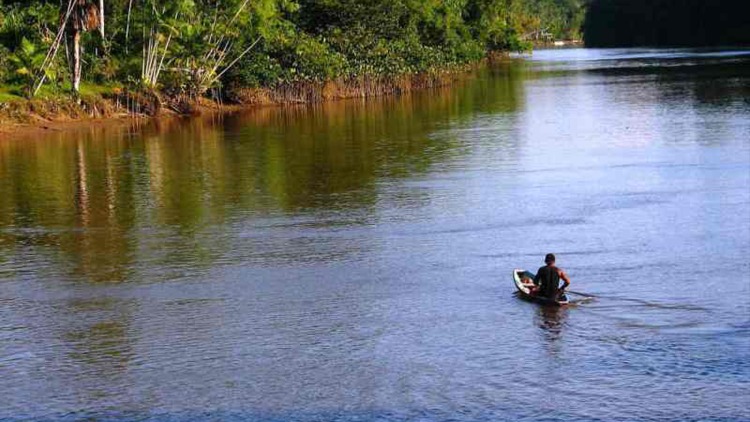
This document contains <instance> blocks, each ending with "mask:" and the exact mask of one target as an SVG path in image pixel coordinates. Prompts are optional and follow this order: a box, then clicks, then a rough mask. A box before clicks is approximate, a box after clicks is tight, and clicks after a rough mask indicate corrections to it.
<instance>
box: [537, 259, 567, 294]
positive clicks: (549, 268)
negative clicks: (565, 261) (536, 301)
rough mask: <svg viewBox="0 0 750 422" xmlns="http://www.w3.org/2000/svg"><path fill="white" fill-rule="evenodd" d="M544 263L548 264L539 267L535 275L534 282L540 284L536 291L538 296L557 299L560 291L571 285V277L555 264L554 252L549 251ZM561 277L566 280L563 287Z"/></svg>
mask: <svg viewBox="0 0 750 422" xmlns="http://www.w3.org/2000/svg"><path fill="white" fill-rule="evenodd" d="M544 263H545V264H547V265H545V266H543V267H541V268H539V270H538V271H537V272H536V277H534V284H536V285H537V286H539V288H538V289H535V293H536V295H537V296H544V297H547V298H549V299H552V300H557V298H558V297H559V296H560V293H562V291H563V290H565V289H566V288H567V287H568V286H570V279H569V278H568V276H567V274H565V272H564V271H563V270H561V269H560V268H557V267H556V266H555V255H554V254H551V253H548V254H547V255H546V256H545V257H544ZM560 279H562V280H563V281H564V282H565V284H563V286H562V288H560Z"/></svg>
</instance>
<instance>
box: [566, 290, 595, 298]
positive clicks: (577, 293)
mask: <svg viewBox="0 0 750 422" xmlns="http://www.w3.org/2000/svg"><path fill="white" fill-rule="evenodd" d="M565 293H573V294H574V295H578V296H583V297H596V296H594V295H590V294H588V293H581V292H574V291H573V290H565Z"/></svg>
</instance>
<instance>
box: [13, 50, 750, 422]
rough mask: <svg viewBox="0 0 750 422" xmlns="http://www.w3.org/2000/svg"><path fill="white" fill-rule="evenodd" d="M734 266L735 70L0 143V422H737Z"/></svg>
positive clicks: (596, 56)
mask: <svg viewBox="0 0 750 422" xmlns="http://www.w3.org/2000/svg"><path fill="white" fill-rule="evenodd" d="M550 251H553V252H555V253H557V255H558V264H559V265H560V266H561V267H563V268H565V269H566V270H567V271H568V273H569V275H570V276H571V278H572V280H573V289H574V290H576V291H581V292H586V293H589V294H593V295H595V296H596V297H594V298H585V297H581V296H575V299H576V304H575V305H573V306H570V307H568V308H567V309H561V310H556V309H545V308H542V307H539V306H537V305H535V304H530V303H527V302H523V301H521V300H519V299H518V298H516V297H515V296H514V286H513V285H512V281H511V277H510V275H511V271H512V269H513V268H515V267H523V268H528V269H532V270H536V268H537V267H538V266H539V265H540V264H541V260H542V257H543V255H544V253H546V252H550ZM749 256H750V51H732V52H727V51H723V52H712V51H697V52H696V51H689V50H674V51H667V50H556V51H539V52H537V53H535V54H534V56H533V57H530V58H526V59H516V60H514V61H512V63H509V64H504V65H500V66H498V67H497V68H496V69H493V70H488V71H482V72H479V73H478V74H476V75H473V76H472V77H467V78H466V80H462V81H461V82H460V83H458V84H456V85H455V86H454V87H453V88H451V89H441V90H435V91H430V92H424V93H419V94H415V95H411V96H405V97H401V98H388V99H383V100H374V101H370V102H367V103H364V102H360V101H346V102H338V103H333V104H327V105H323V106H315V107H290V108H265V109H260V110H256V111H252V112H248V113H244V114H239V115H232V116H226V117H224V118H221V119H219V118H216V117H214V118H208V119H196V120H190V121H184V122H176V121H173V122H168V123H164V122H162V123H160V124H148V125H146V124H144V125H140V126H139V125H133V127H121V128H101V127H93V128H91V129H89V130H85V131H80V132H74V133H63V134H57V135H52V136H50V137H49V138H48V139H38V140H22V141H13V142H11V141H3V142H0V419H11V420H13V419H23V420H26V419H45V420H54V419H66V420H78V419H84V418H93V419H96V420H107V419H138V420H143V419H145V420H167V421H182V420H204V419H208V420H252V419H257V420H274V421H276V420H278V421H286V420H299V421H324V420H341V421H353V420H356V421H371V420H380V421H387V420H420V421H448V420H451V421H484V420H487V421H489V420H524V419H528V420H531V419H534V420H537V419H555V420H571V421H589V420H634V419H637V420H680V421H685V420H699V419H700V420H750V365H749V364H750V261H749V260H748V257H749Z"/></svg>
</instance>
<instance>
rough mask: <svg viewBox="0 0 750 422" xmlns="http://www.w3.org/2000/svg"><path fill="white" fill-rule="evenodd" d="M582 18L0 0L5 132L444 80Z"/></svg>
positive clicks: (440, 6) (558, 10)
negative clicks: (59, 123) (61, 123)
mask: <svg viewBox="0 0 750 422" xmlns="http://www.w3.org/2000/svg"><path fill="white" fill-rule="evenodd" d="M582 21H583V1H582V0H458V1H455V2H415V1H412V0H253V1H249V0H221V1H219V0H176V1H173V2H158V1H156V0H31V1H26V2H19V1H18V0H0V136H2V133H3V132H5V133H6V134H7V133H8V132H14V131H15V129H11V127H12V126H15V127H18V126H19V125H27V126H28V125H32V126H33V125H38V126H40V127H43V126H45V125H47V124H48V123H50V122H59V121H70V120H80V119H97V118H109V117H112V116H115V117H122V116H139V117H140V116H158V115H164V114H167V115H191V114H195V113H200V112H202V111H206V110H214V109H218V108H222V109H224V110H227V109H228V110H232V109H236V108H242V107H248V106H259V105H268V104H274V105H276V104H299V103H315V102H320V101H329V100H336V99H345V98H366V97H372V96H381V95H392V94H401V93H405V92H409V91H412V90H416V89H425V88H431V87H437V86H442V85H446V84H449V83H451V82H452V81H453V80H454V79H455V78H456V77H458V75H459V74H461V73H464V72H466V71H467V70H470V69H473V68H476V67H477V66H479V65H481V64H482V63H486V62H487V61H492V60H496V59H497V58H502V57H506V56H507V54H508V53H509V52H513V51H528V50H530V49H531V47H532V46H533V45H535V44H541V43H550V42H553V41H554V40H556V39H580V38H581V36H580V33H579V32H578V28H580V26H581V23H582ZM47 126H48V125H47Z"/></svg>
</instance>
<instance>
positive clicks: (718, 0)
mask: <svg viewBox="0 0 750 422" xmlns="http://www.w3.org/2000/svg"><path fill="white" fill-rule="evenodd" d="M583 32H584V38H585V41H586V45H587V46H591V47H630V46H696V47H697V46H720V45H750V1H748V0H590V1H589V4H588V10H587V12H586V19H585V23H584V26H583Z"/></svg>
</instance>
